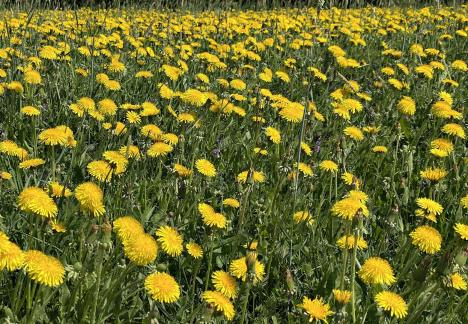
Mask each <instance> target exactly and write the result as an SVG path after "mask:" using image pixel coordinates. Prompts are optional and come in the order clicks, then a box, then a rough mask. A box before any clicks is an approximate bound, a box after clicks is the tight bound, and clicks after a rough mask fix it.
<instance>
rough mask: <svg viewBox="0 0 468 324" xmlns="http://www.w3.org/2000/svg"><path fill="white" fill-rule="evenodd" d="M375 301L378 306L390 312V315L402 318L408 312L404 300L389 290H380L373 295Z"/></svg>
mask: <svg viewBox="0 0 468 324" xmlns="http://www.w3.org/2000/svg"><path fill="white" fill-rule="evenodd" d="M375 302H376V303H377V305H378V306H379V307H380V308H383V309H384V310H385V311H387V312H390V315H391V316H394V317H396V318H403V317H405V316H406V315H407V314H408V306H407V305H406V302H405V301H404V300H403V298H401V296H400V295H397V294H395V293H393V292H391V291H381V292H379V293H378V294H377V295H375Z"/></svg>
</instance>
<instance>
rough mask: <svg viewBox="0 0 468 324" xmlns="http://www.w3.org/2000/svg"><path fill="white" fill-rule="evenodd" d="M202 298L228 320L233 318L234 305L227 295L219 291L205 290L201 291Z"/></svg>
mask: <svg viewBox="0 0 468 324" xmlns="http://www.w3.org/2000/svg"><path fill="white" fill-rule="evenodd" d="M202 299H203V300H204V301H205V302H207V303H208V305H210V306H211V307H212V308H213V309H214V310H216V311H218V312H220V313H222V314H223V315H224V317H226V319H227V320H229V321H230V320H232V319H233V318H234V315H235V311H234V305H233V304H232V303H231V301H230V300H229V298H228V297H226V296H224V295H223V294H222V293H220V292H219V291H210V290H208V291H205V292H203V293H202Z"/></svg>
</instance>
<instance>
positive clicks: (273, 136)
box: [265, 127, 281, 144]
mask: <svg viewBox="0 0 468 324" xmlns="http://www.w3.org/2000/svg"><path fill="white" fill-rule="evenodd" d="M265 135H266V136H267V137H268V138H269V139H270V140H271V141H272V142H273V143H275V144H279V143H281V134H280V132H279V130H277V129H276V128H273V127H267V128H266V129H265Z"/></svg>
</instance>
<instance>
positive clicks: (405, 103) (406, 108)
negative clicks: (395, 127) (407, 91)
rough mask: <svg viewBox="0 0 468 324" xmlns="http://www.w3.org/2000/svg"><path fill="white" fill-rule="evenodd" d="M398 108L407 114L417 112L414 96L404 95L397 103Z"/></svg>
mask: <svg viewBox="0 0 468 324" xmlns="http://www.w3.org/2000/svg"><path fill="white" fill-rule="evenodd" d="M397 108H398V110H399V111H400V112H401V113H402V114H405V115H409V116H413V115H414V113H415V112H416V103H415V102H414V100H413V98H411V97H407V96H404V97H403V98H402V99H401V100H400V101H399V102H398V104H397Z"/></svg>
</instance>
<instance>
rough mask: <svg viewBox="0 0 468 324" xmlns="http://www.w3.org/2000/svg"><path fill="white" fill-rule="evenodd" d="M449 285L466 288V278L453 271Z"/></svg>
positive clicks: (455, 287) (459, 288)
mask: <svg viewBox="0 0 468 324" xmlns="http://www.w3.org/2000/svg"><path fill="white" fill-rule="evenodd" d="M449 287H453V288H454V289H456V290H466V289H467V284H466V280H465V279H464V278H463V277H462V276H461V275H460V274H459V273H458V272H455V273H452V274H451V275H450V282H449Z"/></svg>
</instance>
